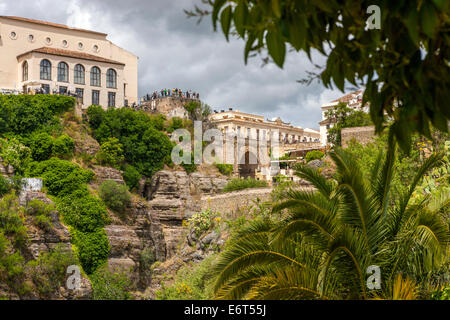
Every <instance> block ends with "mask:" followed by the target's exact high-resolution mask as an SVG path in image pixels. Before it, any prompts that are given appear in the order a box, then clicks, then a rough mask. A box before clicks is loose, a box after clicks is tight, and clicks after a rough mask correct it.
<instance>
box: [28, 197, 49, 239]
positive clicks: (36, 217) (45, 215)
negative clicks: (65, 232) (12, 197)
mask: <svg viewBox="0 0 450 320" xmlns="http://www.w3.org/2000/svg"><path fill="white" fill-rule="evenodd" d="M55 210H56V208H55V206H54V205H53V204H52V203H50V204H47V203H45V202H42V201H40V200H37V199H34V200H31V201H30V202H28V204H27V207H26V213H27V214H28V215H30V216H33V223H34V224H35V225H36V226H37V227H39V228H40V229H42V230H45V231H47V232H50V231H51V230H52V229H53V223H52V218H51V213H52V212H53V211H55Z"/></svg>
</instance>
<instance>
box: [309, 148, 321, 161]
mask: <svg viewBox="0 0 450 320" xmlns="http://www.w3.org/2000/svg"><path fill="white" fill-rule="evenodd" d="M323 157H324V153H323V152H322V151H319V150H314V151H310V152H308V153H307V154H306V156H305V160H306V162H310V161H313V160H320V159H322V158H323Z"/></svg>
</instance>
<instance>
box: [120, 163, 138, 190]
mask: <svg viewBox="0 0 450 320" xmlns="http://www.w3.org/2000/svg"><path fill="white" fill-rule="evenodd" d="M122 176H123V180H125V183H126V184H127V186H128V188H129V189H130V190H133V189H138V188H139V181H140V180H141V178H142V175H141V174H140V173H139V171H138V170H137V169H136V168H135V167H133V166H132V165H129V164H127V165H126V166H125V167H124V169H123V174H122Z"/></svg>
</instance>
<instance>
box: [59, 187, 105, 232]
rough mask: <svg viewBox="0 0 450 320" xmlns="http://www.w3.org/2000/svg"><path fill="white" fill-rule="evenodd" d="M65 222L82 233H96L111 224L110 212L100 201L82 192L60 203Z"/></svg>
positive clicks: (60, 210)
mask: <svg viewBox="0 0 450 320" xmlns="http://www.w3.org/2000/svg"><path fill="white" fill-rule="evenodd" d="M57 207H58V211H59V212H60V213H61V214H62V216H63V219H64V222H65V223H67V224H68V225H70V226H71V227H74V228H75V229H77V230H78V231H82V232H94V231H96V230H97V229H99V228H103V227H104V226H105V225H106V224H108V223H109V216H108V212H107V211H106V207H105V205H104V204H103V202H102V201H101V200H100V199H97V198H95V197H93V196H92V195H90V194H86V193H85V192H83V191H82V190H78V191H75V192H74V193H72V194H70V195H68V196H66V197H64V198H62V199H61V200H59V201H58V205H57Z"/></svg>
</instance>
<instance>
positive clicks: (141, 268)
mask: <svg viewBox="0 0 450 320" xmlns="http://www.w3.org/2000/svg"><path fill="white" fill-rule="evenodd" d="M105 231H106V234H107V236H108V239H109V244H110V246H111V251H110V255H109V259H108V267H109V269H110V270H111V271H125V272H127V273H129V274H130V275H131V279H132V280H133V282H134V283H135V285H137V287H138V288H143V287H145V286H146V285H147V284H148V281H149V280H150V279H149V276H150V275H149V272H148V271H149V270H148V269H149V266H150V265H151V264H152V263H153V262H155V261H164V260H165V258H166V243H165V239H164V234H163V230H162V227H161V224H160V223H159V220H158V217H157V216H155V215H154V214H152V212H151V211H150V209H149V207H148V204H147V203H146V201H143V200H140V199H138V200H135V201H134V202H133V205H132V207H131V208H130V209H129V210H128V212H127V217H126V221H116V222H115V223H113V224H111V225H108V226H106V227H105Z"/></svg>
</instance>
